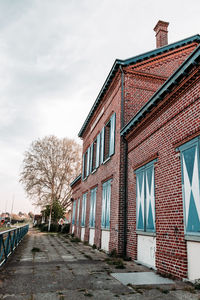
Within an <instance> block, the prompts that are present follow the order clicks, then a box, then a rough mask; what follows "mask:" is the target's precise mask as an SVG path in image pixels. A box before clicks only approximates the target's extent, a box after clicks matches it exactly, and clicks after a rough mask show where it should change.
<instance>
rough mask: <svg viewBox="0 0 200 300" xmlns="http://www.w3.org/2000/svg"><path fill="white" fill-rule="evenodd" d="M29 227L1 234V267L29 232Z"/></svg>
mask: <svg viewBox="0 0 200 300" xmlns="http://www.w3.org/2000/svg"><path fill="white" fill-rule="evenodd" d="M28 228H29V225H25V226H21V227H18V228H14V229H9V230H6V231H2V232H0V267H1V266H2V265H3V264H4V263H5V262H6V260H7V259H8V257H9V256H10V254H11V253H12V252H13V251H14V250H15V248H16V247H17V246H18V245H19V243H20V242H21V240H22V239H23V237H24V236H25V235H26V233H27V232H28Z"/></svg>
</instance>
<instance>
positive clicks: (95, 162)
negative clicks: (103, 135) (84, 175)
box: [90, 133, 100, 173]
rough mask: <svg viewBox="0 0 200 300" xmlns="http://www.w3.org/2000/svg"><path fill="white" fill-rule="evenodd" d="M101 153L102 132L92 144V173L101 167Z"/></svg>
mask: <svg viewBox="0 0 200 300" xmlns="http://www.w3.org/2000/svg"><path fill="white" fill-rule="evenodd" d="M99 154H100V133H99V134H98V135H97V137H96V139H95V140H94V142H93V143H92V145H91V150H90V173H92V172H93V171H94V170H96V169H97V168H98V167H99Z"/></svg>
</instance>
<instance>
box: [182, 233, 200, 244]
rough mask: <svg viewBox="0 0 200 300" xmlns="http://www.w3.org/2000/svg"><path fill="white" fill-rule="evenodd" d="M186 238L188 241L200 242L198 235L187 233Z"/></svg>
mask: <svg viewBox="0 0 200 300" xmlns="http://www.w3.org/2000/svg"><path fill="white" fill-rule="evenodd" d="M185 240H186V241H194V242H200V236H198V235H188V234H186V235H185Z"/></svg>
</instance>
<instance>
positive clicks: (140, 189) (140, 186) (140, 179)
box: [136, 171, 145, 230]
mask: <svg viewBox="0 0 200 300" xmlns="http://www.w3.org/2000/svg"><path fill="white" fill-rule="evenodd" d="M144 185H145V181H144V171H140V172H138V173H136V190H137V193H136V194H137V197H136V202H137V229H139V230H144V202H145V199H144V198H145V195H144V193H145V187H144Z"/></svg>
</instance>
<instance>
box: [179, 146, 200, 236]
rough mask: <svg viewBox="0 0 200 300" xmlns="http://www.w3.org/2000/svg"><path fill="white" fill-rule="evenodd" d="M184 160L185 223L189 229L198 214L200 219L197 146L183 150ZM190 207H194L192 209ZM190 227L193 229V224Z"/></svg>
mask: <svg viewBox="0 0 200 300" xmlns="http://www.w3.org/2000/svg"><path fill="white" fill-rule="evenodd" d="M192 149H193V150H194V151H195V152H194V156H193V155H192ZM190 152H191V153H190ZM182 162H183V192H184V204H185V223H186V224H185V225H186V230H187V228H188V225H189V224H194V223H193V222H195V221H194V218H195V215H198V219H200V191H199V167H198V151H197V146H195V147H194V146H193V147H191V148H190V149H187V150H185V151H184V152H183V160H182ZM190 207H192V209H191V210H190ZM189 211H192V214H190V215H189ZM197 222H198V221H197ZM189 228H190V230H191V225H189ZM192 231H193V230H192Z"/></svg>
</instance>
